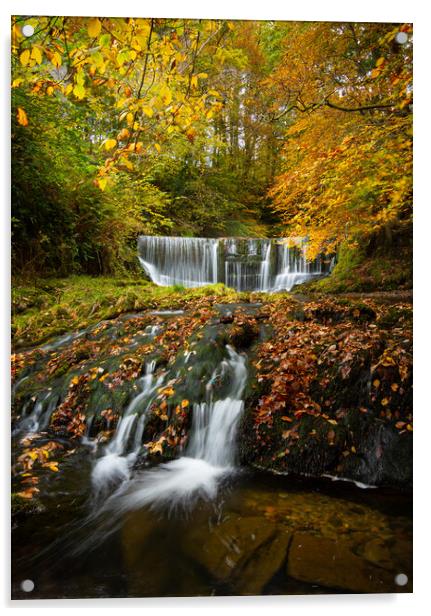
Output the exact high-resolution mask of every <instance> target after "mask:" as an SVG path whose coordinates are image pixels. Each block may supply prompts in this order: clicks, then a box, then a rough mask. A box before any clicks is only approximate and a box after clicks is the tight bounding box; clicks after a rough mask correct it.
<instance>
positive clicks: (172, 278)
mask: <svg viewBox="0 0 431 616" xmlns="http://www.w3.org/2000/svg"><path fill="white" fill-rule="evenodd" d="M290 244H292V242H290ZM138 256H139V260H140V263H141V265H142V267H143V268H144V269H145V271H146V272H147V273H148V275H149V276H150V278H151V280H153V282H155V283H156V284H158V285H161V286H168V285H175V284H180V285H183V286H185V287H199V286H203V285H206V284H213V283H216V282H224V283H225V284H226V285H227V286H229V287H232V288H234V289H236V290H238V291H280V290H288V291H289V290H290V289H291V288H292V287H293V286H294V285H295V284H298V283H299V282H304V281H305V280H308V279H309V278H311V277H313V276H316V275H319V274H322V273H325V272H326V271H327V270H326V269H325V268H324V266H323V265H322V262H321V260H320V259H316V260H315V261H312V262H310V261H307V259H306V242H305V241H304V240H303V238H296V240H294V241H293V245H289V243H286V242H281V241H280V240H275V239H259V240H258V239H244V238H220V239H212V238H187V237H158V236H141V237H140V238H139V240H138Z"/></svg>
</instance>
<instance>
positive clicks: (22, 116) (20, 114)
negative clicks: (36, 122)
mask: <svg viewBox="0 0 431 616" xmlns="http://www.w3.org/2000/svg"><path fill="white" fill-rule="evenodd" d="M16 119H17V121H18V124H20V125H21V126H28V118H27V114H26V112H25V111H24V109H22V107H18V109H17V110H16Z"/></svg>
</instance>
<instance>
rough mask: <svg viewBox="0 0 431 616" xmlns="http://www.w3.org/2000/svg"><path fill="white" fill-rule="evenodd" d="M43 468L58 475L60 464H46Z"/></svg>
mask: <svg viewBox="0 0 431 616" xmlns="http://www.w3.org/2000/svg"><path fill="white" fill-rule="evenodd" d="M42 466H43V467H44V468H49V470H50V471H54V473H58V462H45V464H42Z"/></svg>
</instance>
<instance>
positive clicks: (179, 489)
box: [93, 346, 247, 512]
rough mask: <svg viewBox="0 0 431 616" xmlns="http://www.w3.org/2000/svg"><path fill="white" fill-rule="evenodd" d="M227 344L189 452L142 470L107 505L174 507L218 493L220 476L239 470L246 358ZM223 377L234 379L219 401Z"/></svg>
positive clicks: (198, 410)
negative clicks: (216, 389)
mask: <svg viewBox="0 0 431 616" xmlns="http://www.w3.org/2000/svg"><path fill="white" fill-rule="evenodd" d="M226 348H227V352H228V357H227V358H226V359H224V360H223V361H222V362H221V364H220V365H219V366H218V367H217V368H216V370H215V371H214V373H213V375H212V376H211V378H210V380H209V382H208V384H207V400H206V401H205V402H201V403H200V404H195V405H193V409H192V412H193V420H192V427H191V431H190V440H189V444H188V446H187V449H186V451H185V455H184V456H182V457H180V458H178V459H177V460H173V461H172V462H168V463H165V464H160V465H159V466H157V467H155V468H153V469H151V470H148V471H144V472H142V473H140V474H138V475H137V476H136V477H135V478H134V480H133V481H132V482H131V483H130V484H129V486H128V487H127V490H126V491H124V489H120V491H119V493H117V494H114V495H113V497H111V499H108V501H107V503H106V508H108V509H109V508H111V507H113V508H114V509H115V510H116V511H117V512H118V511H127V510H130V509H138V508H140V507H142V506H145V505H149V506H150V507H158V506H163V505H168V506H169V507H171V508H172V507H175V506H177V505H180V504H181V505H185V504H189V503H191V502H193V501H194V500H196V499H197V498H200V497H202V498H207V499H212V498H214V497H215V495H216V494H217V490H218V483H219V480H220V479H221V478H222V477H223V476H225V475H227V474H229V473H232V472H233V471H234V469H235V454H236V443H235V441H236V434H237V427H238V421H239V419H240V417H241V413H242V410H243V405H244V403H243V401H242V399H241V397H242V394H243V391H244V387H245V383H246V379H247V368H246V363H245V362H246V360H245V357H244V356H243V355H239V354H238V353H236V351H234V349H232V348H231V347H229V346H228V347H226ZM219 379H226V380H227V381H228V382H229V386H228V391H227V392H226V393H225V397H224V398H223V399H221V400H215V401H214V400H213V384H214V383H215V382H216V380H219ZM141 436H142V435H141ZM102 460H103V459H102ZM101 464H107V465H110V463H106V462H105V463H104V462H101ZM96 469H97V467H96ZM123 470H124V467H121V468H118V470H117V471H116V472H117V473H118V474H121V472H122V471H123ZM117 476H118V475H117ZM93 480H94V481H96V480H97V481H100V476H99V474H98V473H96V474H94V473H93Z"/></svg>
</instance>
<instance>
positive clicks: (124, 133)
mask: <svg viewBox="0 0 431 616" xmlns="http://www.w3.org/2000/svg"><path fill="white" fill-rule="evenodd" d="M129 136H130V133H129V131H128V129H127V128H123V129H122V130H121V131H120V132H119V133H118V135H117V139H119V140H120V141H121V140H124V139H128V137H129Z"/></svg>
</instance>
